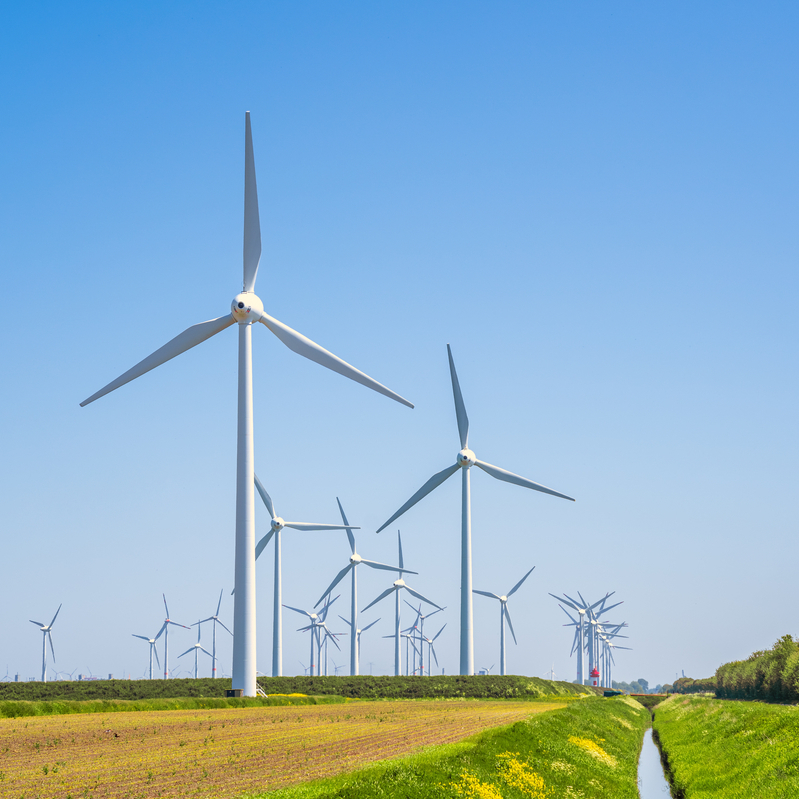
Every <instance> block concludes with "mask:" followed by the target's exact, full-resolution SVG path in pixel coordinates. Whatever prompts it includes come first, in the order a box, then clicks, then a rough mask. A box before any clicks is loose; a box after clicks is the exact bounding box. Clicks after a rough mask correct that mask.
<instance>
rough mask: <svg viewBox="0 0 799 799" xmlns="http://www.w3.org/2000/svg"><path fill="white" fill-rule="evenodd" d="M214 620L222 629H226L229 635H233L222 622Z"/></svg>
mask: <svg viewBox="0 0 799 799" xmlns="http://www.w3.org/2000/svg"><path fill="white" fill-rule="evenodd" d="M215 621H216V623H217V624H218V625H219V626H220V627H221V628H222V629H223V630H227V631H228V632H229V633H230V634H231V635H233V632H232V631H231V630H228V629H227V627H225V625H224V623H223V622H221V621H219V619H216V620H215Z"/></svg>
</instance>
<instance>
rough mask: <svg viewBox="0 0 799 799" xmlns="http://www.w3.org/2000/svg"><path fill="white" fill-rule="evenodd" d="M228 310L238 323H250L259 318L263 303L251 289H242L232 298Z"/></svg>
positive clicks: (262, 310)
mask: <svg viewBox="0 0 799 799" xmlns="http://www.w3.org/2000/svg"><path fill="white" fill-rule="evenodd" d="M230 310H231V312H232V313H233V318H234V319H235V320H236V321H237V322H238V323H239V324H240V325H251V324H252V323H253V322H257V321H258V320H259V319H260V318H261V314H263V312H264V304H263V303H262V302H261V299H260V297H258V295H257V294H253V292H251V291H242V292H241V294H237V295H236V296H235V297H234V298H233V302H232V303H230Z"/></svg>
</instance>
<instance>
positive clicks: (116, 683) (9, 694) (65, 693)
mask: <svg viewBox="0 0 799 799" xmlns="http://www.w3.org/2000/svg"><path fill="white" fill-rule="evenodd" d="M258 684H259V685H260V686H261V688H263V689H264V691H265V692H266V693H267V694H294V693H300V694H308V695H309V696H326V695H336V696H346V697H349V698H351V699H439V698H440V699H456V698H472V699H523V698H525V697H544V696H577V695H585V694H589V693H590V694H593V693H594V691H593V689H591V688H589V687H588V686H580V685H573V684H572V683H568V682H556V681H552V680H542V679H540V678H538V677H519V676H504V677H503V676H498V675H493V674H491V675H474V676H472V677H461V676H455V675H452V676H446V675H436V676H433V677H372V676H370V675H363V676H360V677H259V678H258ZM228 688H230V680H224V679H218V680H212V679H210V678H206V679H199V680H192V679H178V680H91V681H85V680H84V681H78V680H73V681H68V680H59V681H57V682H48V683H44V682H26V683H17V682H6V683H0V701H2V700H3V699H17V700H21V699H22V700H28V701H54V700H62V699H76V700H79V699H174V698H180V697H187V696H196V697H213V696H218V697H224V696H225V691H226V689H228Z"/></svg>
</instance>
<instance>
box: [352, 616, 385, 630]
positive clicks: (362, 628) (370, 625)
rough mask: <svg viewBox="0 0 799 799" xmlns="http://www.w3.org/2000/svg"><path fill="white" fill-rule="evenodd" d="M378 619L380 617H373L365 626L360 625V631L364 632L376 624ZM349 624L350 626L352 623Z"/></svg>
mask: <svg viewBox="0 0 799 799" xmlns="http://www.w3.org/2000/svg"><path fill="white" fill-rule="evenodd" d="M379 621H380V619H375V620H374V621H373V622H372V623H371V624H367V625H366V627H361V632H362V633H365V632H366V631H367V630H368V629H369V628H370V627H374V626H375V624H377V622H379ZM350 626H352V625H350Z"/></svg>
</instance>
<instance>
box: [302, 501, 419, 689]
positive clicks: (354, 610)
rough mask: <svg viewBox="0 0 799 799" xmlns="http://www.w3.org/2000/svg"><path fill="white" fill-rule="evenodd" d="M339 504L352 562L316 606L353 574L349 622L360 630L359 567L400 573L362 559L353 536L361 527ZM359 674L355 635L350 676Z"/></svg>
mask: <svg viewBox="0 0 799 799" xmlns="http://www.w3.org/2000/svg"><path fill="white" fill-rule="evenodd" d="M336 502H338V509H339V511H340V512H341V520H342V521H343V522H344V529H345V530H346V531H347V539H348V540H349V542H350V550H351V551H352V554H351V555H350V562H349V563H348V564H347V565H346V566H345V567H344V568H343V569H342V570H341V571H340V572H339V573H338V574H337V575H336V576H335V577H334V578H333V582H332V583H330V585H329V586H328V587H327V590H326V591H325V592H324V593H323V594H322V596H321V597H320V598H319V601H318V602H317V603H316V605H314V607H317V606H318V605H319V603H320V602H321V601H322V600H323V599H324V598H325V597H326V596H328V594H330V593H331V592H332V590H333V589H334V588H335V587H336V586H337V585H338V584H339V583H340V582H341V581H342V580H343V579H344V578H345V577H346V576H347V573H348V572H352V606H351V610H350V615H351V619H350V621H349V622H348V624H349V625H350V627H351V628H352V629H353V630H357V629H358V566H359V565H360V564H361V563H363V564H364V566H369V567H370V568H372V569H384V570H386V571H394V572H395V571H399V568H398V567H396V566H387V565H386V564H385V563H377V562H376V561H374V560H366V559H365V558H362V557H361V556H360V555H359V554H358V553H357V552H356V551H355V536H354V535H353V534H352V531H353V530H360V527H352V526H351V525H350V523H349V521H347V514H345V513H344V508H342V507H341V500H339V498H338V497H336ZM408 574H416V572H410V571H409V572H408ZM356 674H358V642H357V641H356V636H355V635H353V636H352V638H351V640H350V675H352V676H355V675H356Z"/></svg>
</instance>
